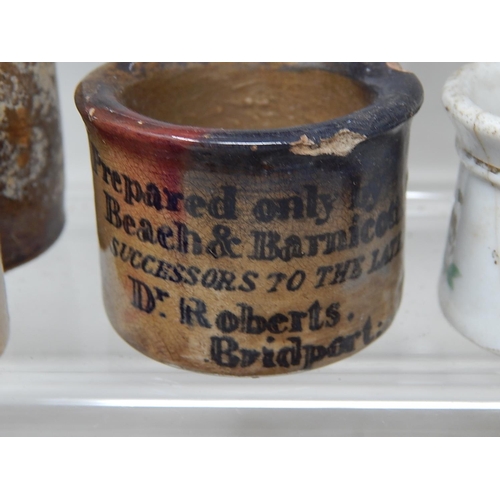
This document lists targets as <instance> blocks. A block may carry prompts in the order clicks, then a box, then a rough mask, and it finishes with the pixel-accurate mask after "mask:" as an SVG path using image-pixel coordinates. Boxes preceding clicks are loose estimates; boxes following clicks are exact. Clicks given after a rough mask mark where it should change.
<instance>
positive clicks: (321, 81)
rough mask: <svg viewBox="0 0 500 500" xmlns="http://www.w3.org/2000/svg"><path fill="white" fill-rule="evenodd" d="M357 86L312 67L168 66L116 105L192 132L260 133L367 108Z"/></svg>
mask: <svg viewBox="0 0 500 500" xmlns="http://www.w3.org/2000/svg"><path fill="white" fill-rule="evenodd" d="M372 99H373V97H372V95H371V92H370V90H369V89H368V88H367V87H366V86H364V85H363V84H361V83H359V82H357V81H355V80H353V79H351V78H348V77H346V76H343V75H340V74H336V73H332V72H329V71H326V70H322V69H319V68H317V67H316V68H313V67H304V66H298V65H285V66H284V65H282V64H274V63H268V64H251V63H248V64H245V63H209V64H201V63H196V64H194V63H193V64H191V63H189V64H186V65H180V64H173V65H172V66H171V67H169V68H168V69H163V70H161V71H157V72H154V73H152V74H151V75H148V76H146V77H145V78H144V79H142V80H140V81H138V82H135V83H133V84H130V85H129V86H128V87H126V88H125V89H124V90H123V92H122V93H121V95H120V96H119V100H120V101H121V102H122V104H124V105H125V106H127V107H128V108H130V109H132V110H134V111H136V112H137V113H140V114H142V115H145V116H148V117H151V118H154V119H156V120H160V121H164V122H168V123H173V124H177V125H185V126H186V125H187V126H195V127H207V128H221V129H237V130H259V129H260V130H262V129H277V128H288V127H295V126H299V125H308V124H312V123H319V122H324V121H328V120H332V119H334V118H337V117H339V116H344V115H347V114H350V113H353V112H354V111H357V110H359V109H362V108H364V107H366V106H367V105H369V104H370V103H371V101H372Z"/></svg>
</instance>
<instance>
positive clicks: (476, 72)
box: [442, 62, 500, 137]
mask: <svg viewBox="0 0 500 500" xmlns="http://www.w3.org/2000/svg"><path fill="white" fill-rule="evenodd" d="M491 69H497V70H498V72H499V73H500V63H484V62H483V63H469V64H466V65H464V66H462V67H461V68H460V69H459V70H457V71H456V72H455V73H453V74H452V75H451V76H450V77H449V78H448V79H447V80H446V82H445V84H444V87H443V94H442V100H443V104H444V106H445V108H446V111H448V113H450V115H451V116H452V117H453V118H454V119H456V120H457V121H458V122H459V123H460V124H462V125H463V126H465V127H466V128H467V129H468V130H470V131H471V132H472V133H473V134H475V135H477V134H480V135H484V136H487V137H494V136H498V134H499V132H500V115H496V114H494V113H491V112H489V111H486V110H485V109H484V108H483V107H481V106H479V105H478V104H476V102H475V101H474V99H473V98H472V97H471V93H472V89H473V85H474V84H475V83H476V82H482V81H484V80H485V79H486V78H487V76H486V75H485V72H486V71H489V70H491ZM496 81H498V79H496ZM499 86H500V85H499Z"/></svg>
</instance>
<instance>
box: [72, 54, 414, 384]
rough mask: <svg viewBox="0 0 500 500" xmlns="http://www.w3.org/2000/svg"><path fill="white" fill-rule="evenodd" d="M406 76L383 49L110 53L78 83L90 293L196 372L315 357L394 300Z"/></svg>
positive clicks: (128, 336)
mask: <svg viewBox="0 0 500 500" xmlns="http://www.w3.org/2000/svg"><path fill="white" fill-rule="evenodd" d="M421 102H422V88H421V86H420V83H419V82H418V80H417V78H416V77H415V76H414V75H412V74H410V73H406V72H403V71H401V70H400V68H399V67H398V66H395V65H391V66H388V65H386V64H333V63H307V64H305V63H300V64H284V63H266V64H247V63H231V64H220V63H208V64H206V63H205V64H192V63H189V64H174V63H163V64H149V63H147V64H146V63H119V64H109V65H105V66H103V67H101V68H100V69H97V70H96V71H95V72H93V73H91V74H90V75H89V76H87V78H85V80H84V81H83V82H82V83H81V84H80V86H79V87H78V89H77V91H76V103H77V106H78V109H79V110H80V113H81V115H82V117H83V119H84V121H85V124H86V126H87V130H88V134H89V138H90V147H91V157H92V166H93V176H94V183H95V196H96V207H97V224H98V232H99V242H100V247H101V265H102V274H103V288H104V301H105V306H106V310H107V312H108V315H109V318H110V320H111V323H112V324H113V326H114V328H115V329H116V330H117V331H118V332H119V334H120V335H121V336H122V337H123V338H124V339H125V340H126V341H127V342H128V343H129V344H131V345H132V346H134V347H135V348H136V349H138V350H139V351H141V352H143V353H144V354H146V355H148V356H150V357H152V358H154V359H156V360H158V361H161V362H164V363H168V364H173V365H176V366H179V367H183V368H188V369H191V370H196V371H200V372H208V373H218V374H227V375H252V376H255V375H269V374H278V373H288V372H293V371H296V370H307V369H310V368H316V367H320V366H323V365H326V364H328V363H332V362H334V361H338V360H340V359H343V358H345V357H346V356H349V355H351V354H354V353H355V352H357V351H359V350H361V349H362V348H364V347H365V346H366V345H368V344H370V343H371V342H373V341H374V340H375V339H376V338H377V337H379V336H380V335H381V334H382V332H384V331H385V330H386V329H387V327H388V326H389V324H390V323H391V321H392V319H393V317H394V315H395V313H396V310H397V308H398V304H399V302H400V298H401V290H402V283H403V268H402V254H403V252H402V248H403V227H404V202H405V184H406V154H407V147H408V134H409V125H410V119H411V117H412V116H413V115H414V114H415V113H416V111H417V110H418V108H419V106H420V105H421Z"/></svg>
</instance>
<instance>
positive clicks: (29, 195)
mask: <svg viewBox="0 0 500 500" xmlns="http://www.w3.org/2000/svg"><path fill="white" fill-rule="evenodd" d="M63 183H64V179H63V155H62V140H61V131H60V125H59V104H58V94H57V86H56V79H55V65H54V63H0V240H1V243H2V257H3V262H4V267H5V269H6V270H8V269H11V268H12V267H15V266H17V265H19V264H22V263H24V262H26V261H28V260H30V259H32V258H34V257H36V256H38V255H39V254H40V253H42V252H43V251H45V250H46V249H47V248H48V247H49V246H50V245H51V244H52V243H53V242H54V241H55V240H56V239H57V237H58V236H59V234H60V233H61V230H62V228H63V225H64V214H63Z"/></svg>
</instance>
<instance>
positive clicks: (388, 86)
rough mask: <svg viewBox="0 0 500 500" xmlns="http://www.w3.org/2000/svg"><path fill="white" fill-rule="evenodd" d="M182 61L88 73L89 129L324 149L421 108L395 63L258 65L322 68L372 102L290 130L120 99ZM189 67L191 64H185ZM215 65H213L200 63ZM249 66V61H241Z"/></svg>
mask: <svg viewBox="0 0 500 500" xmlns="http://www.w3.org/2000/svg"><path fill="white" fill-rule="evenodd" d="M174 64H182V63H144V64H143V63H140V64H139V63H108V64H105V65H103V66H100V67H99V68H97V69H96V70H94V71H93V72H91V73H90V74H89V75H87V76H86V77H85V78H84V79H83V80H82V82H80V84H79V85H78V87H77V89H76V91H75V102H76V105H77V108H78V110H79V112H80V114H81V115H82V118H83V120H84V121H85V123H86V125H87V127H90V128H94V127H95V128H97V129H99V130H101V131H103V132H107V133H111V134H113V135H116V134H119V135H120V136H122V137H123V138H124V139H128V140H139V141H150V142H151V141H152V142H157V141H159V142H161V141H163V140H168V141H169V142H176V143H179V144H180V145H184V146H189V147H190V148H196V147H207V146H216V145H217V146H221V145H222V146H228V147H244V148H246V147H253V148H255V147H256V146H257V147H258V148H259V149H260V148H276V147H282V146H284V145H285V146H290V145H291V146H293V145H294V144H297V142H299V143H300V141H304V138H303V136H304V135H305V136H306V138H305V139H306V140H307V141H309V143H310V144H313V143H314V144H316V145H317V147H321V144H322V142H324V141H329V140H331V139H332V138H333V137H334V136H335V135H336V134H338V133H339V132H341V133H344V132H345V131H347V132H352V133H354V134H356V135H358V134H359V135H361V136H363V138H364V139H369V138H371V137H375V136H378V135H381V134H383V133H385V132H388V131H390V130H392V129H394V128H396V127H398V126H399V125H401V124H403V123H404V122H406V121H408V120H409V119H410V118H411V117H412V116H413V115H414V114H415V113H416V112H417V111H418V110H419V109H420V106H421V105H422V101H423V88H422V85H421V83H420V81H419V80H418V78H417V77H416V76H415V75H414V74H413V73H410V72H407V71H404V70H402V69H400V67H399V66H398V65H396V64H394V63H279V64H278V63H260V64H274V65H275V66H276V67H277V68H287V69H301V68H314V69H323V70H325V71H331V72H334V73H339V74H341V75H343V76H347V77H349V78H351V79H353V80H355V81H357V82H358V83H361V84H362V85H364V86H365V87H367V88H368V90H369V91H370V92H371V94H372V102H371V103H370V104H369V105H368V106H366V107H364V108H362V109H360V110H357V111H355V112H353V113H351V114H348V115H344V116H341V117H338V118H335V119H332V120H328V121H324V122H318V123H314V124H309V125H301V126H295V127H289V128H277V129H263V130H238V129H221V128H206V127H195V126H184V125H175V124H172V123H168V122H163V121H160V120H156V119H154V118H150V117H149V116H146V115H142V114H140V113H137V112H136V111H133V110H132V109H130V108H128V107H127V106H125V105H124V104H122V103H121V102H120V100H119V96H120V94H121V92H122V91H123V89H124V88H125V87H127V86H128V85H130V84H132V83H135V82H137V81H139V80H140V79H142V78H144V75H145V74H146V73H147V72H150V74H152V73H154V72H158V71H162V70H165V69H168V67H169V66H170V65H174ZM187 64H191V63H187ZM199 64H211V63H199ZM242 64H249V63H242Z"/></svg>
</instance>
